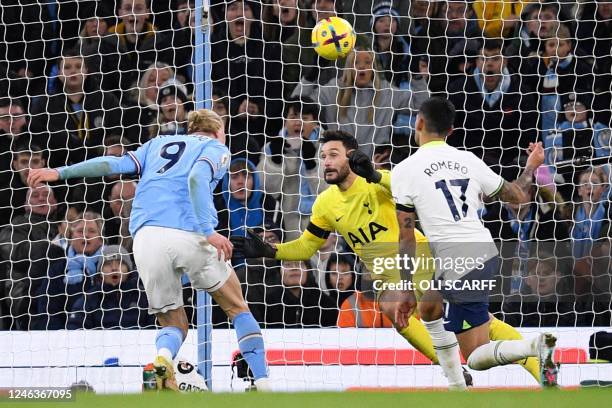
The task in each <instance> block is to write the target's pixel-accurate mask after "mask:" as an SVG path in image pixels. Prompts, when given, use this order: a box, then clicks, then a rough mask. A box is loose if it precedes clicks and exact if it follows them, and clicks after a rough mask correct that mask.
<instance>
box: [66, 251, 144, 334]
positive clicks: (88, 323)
mask: <svg viewBox="0 0 612 408" xmlns="http://www.w3.org/2000/svg"><path fill="white" fill-rule="evenodd" d="M100 258H101V260H100V262H99V263H98V273H97V275H96V278H95V280H94V284H93V285H92V286H91V287H90V288H89V289H88V290H87V291H86V292H85V293H83V294H82V295H80V296H79V297H78V298H77V299H76V300H75V302H74V304H73V306H72V308H71V310H70V311H69V314H68V321H67V328H68V329H136V328H146V327H148V326H152V325H153V324H154V318H153V317H152V316H150V315H149V314H148V313H147V308H148V303H147V298H146V295H145V292H144V289H143V288H142V286H141V284H140V283H139V280H138V273H137V272H136V271H135V270H134V265H133V263H132V260H131V259H130V255H129V253H128V252H127V250H126V249H125V248H123V247H121V246H119V245H109V246H105V247H104V248H103V249H102V252H101V255H100Z"/></svg>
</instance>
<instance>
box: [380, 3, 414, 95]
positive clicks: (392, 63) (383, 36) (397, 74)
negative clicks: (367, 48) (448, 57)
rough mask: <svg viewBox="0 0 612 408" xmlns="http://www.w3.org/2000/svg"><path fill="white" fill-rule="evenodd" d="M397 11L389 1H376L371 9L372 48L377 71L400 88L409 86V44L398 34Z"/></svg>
mask: <svg viewBox="0 0 612 408" xmlns="http://www.w3.org/2000/svg"><path fill="white" fill-rule="evenodd" d="M399 17H400V15H399V13H398V11H397V9H395V8H394V7H392V2H391V1H383V2H380V3H378V4H377V5H376V6H375V7H374V9H372V19H371V26H372V35H373V41H372V44H373V49H374V52H375V53H376V59H377V61H378V64H379V65H380V67H381V68H382V69H383V71H382V72H379V75H382V76H383V77H384V78H385V80H386V81H387V82H389V83H390V84H392V85H394V86H396V87H398V88H402V87H410V44H408V42H407V41H406V39H405V38H404V37H403V36H400V35H398V27H399Z"/></svg>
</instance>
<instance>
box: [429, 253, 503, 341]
mask: <svg viewBox="0 0 612 408" xmlns="http://www.w3.org/2000/svg"><path fill="white" fill-rule="evenodd" d="M498 263H499V259H498V258H497V257H493V258H491V259H489V260H488V261H486V262H485V263H484V264H483V267H482V268H481V269H473V270H472V271H470V272H468V273H467V274H466V275H464V276H463V277H462V278H461V279H460V281H461V282H464V281H470V282H474V281H480V282H483V281H490V280H492V279H493V277H494V276H495V273H496V272H497V267H498ZM489 292H490V290H489V289H488V288H486V289H481V290H471V291H470V290H461V291H454V290H440V293H441V294H442V297H443V298H444V302H445V304H444V328H445V329H446V330H448V331H451V332H454V333H461V332H464V331H466V330H469V329H471V328H473V327H478V326H480V325H482V324H485V323H486V322H488V321H489Z"/></svg>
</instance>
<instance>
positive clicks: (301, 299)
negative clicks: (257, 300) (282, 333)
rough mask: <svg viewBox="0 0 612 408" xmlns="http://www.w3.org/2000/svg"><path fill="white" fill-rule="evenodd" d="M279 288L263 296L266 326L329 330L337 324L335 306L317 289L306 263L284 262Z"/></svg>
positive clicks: (311, 272) (272, 289) (308, 265)
mask: <svg viewBox="0 0 612 408" xmlns="http://www.w3.org/2000/svg"><path fill="white" fill-rule="evenodd" d="M281 285H282V286H280V287H274V288H271V289H270V290H269V291H268V294H267V296H266V305H267V306H268V307H267V310H266V323H267V327H284V328H289V327H328V326H335V325H336V320H335V318H336V315H337V306H336V305H335V304H334V301H333V300H332V299H331V298H330V297H329V296H327V295H326V294H325V293H323V292H322V291H321V290H320V289H319V288H318V287H317V283H316V280H315V277H314V274H313V271H312V269H311V267H310V264H309V263H308V262H306V261H304V262H299V261H284V262H282V265H281Z"/></svg>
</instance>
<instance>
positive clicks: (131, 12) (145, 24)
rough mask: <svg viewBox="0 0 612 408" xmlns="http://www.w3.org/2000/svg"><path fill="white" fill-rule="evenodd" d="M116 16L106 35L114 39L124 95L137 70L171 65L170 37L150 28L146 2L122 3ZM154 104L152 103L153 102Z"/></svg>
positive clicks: (149, 11) (128, 0) (152, 26)
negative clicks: (112, 35) (116, 43)
mask: <svg viewBox="0 0 612 408" xmlns="http://www.w3.org/2000/svg"><path fill="white" fill-rule="evenodd" d="M118 6H119V7H118V9H117V16H118V17H119V20H120V22H119V23H118V24H117V25H115V26H113V27H111V28H110V29H109V30H108V31H109V32H110V33H113V34H115V35H116V36H117V39H118V41H119V48H118V50H117V51H116V52H117V54H119V70H120V71H121V82H120V87H121V89H122V90H124V91H126V90H128V89H129V87H130V86H131V84H132V83H134V82H135V81H136V79H137V78H138V72H139V70H142V69H144V68H145V67H148V66H149V65H151V64H153V63H155V62H158V61H164V62H166V63H168V64H172V63H173V62H174V60H173V52H172V39H171V36H169V35H167V34H165V33H162V32H159V31H157V29H156V27H155V26H154V25H153V24H151V23H150V22H149V21H148V20H149V16H150V13H151V9H150V2H149V1H148V0H121V1H120V2H119V4H118ZM154 100H155V99H154Z"/></svg>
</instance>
